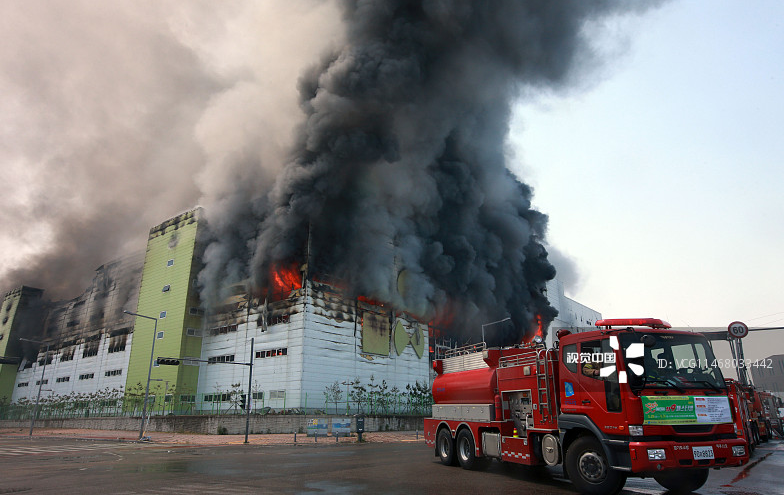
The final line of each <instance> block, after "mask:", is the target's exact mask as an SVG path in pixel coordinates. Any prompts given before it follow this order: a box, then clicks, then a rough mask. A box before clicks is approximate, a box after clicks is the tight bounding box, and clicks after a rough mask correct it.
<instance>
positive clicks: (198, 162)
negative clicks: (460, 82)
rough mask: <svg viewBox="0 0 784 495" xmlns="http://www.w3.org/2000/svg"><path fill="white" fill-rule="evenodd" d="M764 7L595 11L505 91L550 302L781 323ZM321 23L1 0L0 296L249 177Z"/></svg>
mask: <svg viewBox="0 0 784 495" xmlns="http://www.w3.org/2000/svg"><path fill="white" fill-rule="evenodd" d="M284 4H285V8H283V5H284ZM782 14H784V5H782V4H781V3H780V2H775V1H757V2H752V3H749V2H740V1H725V2H708V1H681V2H664V3H662V4H661V5H658V6H657V7H655V8H651V9H647V10H644V11H640V12H634V13H632V14H630V15H624V16H613V17H610V18H609V19H606V20H605V21H603V22H601V23H599V24H594V25H591V26H589V28H590V30H591V33H590V34H591V36H590V38H591V39H592V40H593V44H592V46H591V49H592V50H594V51H595V54H596V55H597V57H592V58H591V59H590V64H591V66H588V67H582V68H581V69H582V70H579V71H575V73H574V74H575V79H574V80H573V81H572V84H569V85H566V86H565V87H561V88H560V89H557V90H545V89H543V87H541V86H539V87H538V89H531V88H528V89H526V90H525V92H524V93H523V94H522V95H521V96H520V98H519V100H518V101H517V102H516V103H515V112H514V118H513V120H512V123H511V128H510V134H509V140H508V150H506V151H507V153H508V155H509V157H510V163H511V167H512V169H513V171H514V173H515V174H517V176H518V177H519V178H520V179H521V180H522V181H524V182H525V183H527V184H530V185H531V186H532V187H533V189H534V197H533V202H534V207H535V208H537V209H538V210H539V211H541V212H543V213H545V214H547V215H548V216H549V227H548V234H547V242H548V245H549V248H550V251H551V254H552V257H551V259H553V260H554V262H555V264H556V267H557V268H558V269H559V274H558V278H559V279H560V280H561V281H563V282H564V284H565V286H566V291H567V295H569V296H570V297H572V298H573V299H575V300H577V301H578V302H580V303H582V304H585V305H587V306H589V307H591V308H593V309H595V310H597V311H599V312H601V313H602V315H603V316H604V317H648V316H650V317H656V318H662V319H665V320H667V321H669V322H670V323H671V324H672V325H673V326H676V327H721V328H726V326H727V325H728V324H729V323H730V322H732V321H735V320H740V321H743V322H745V323H747V324H748V325H749V326H750V327H752V328H753V327H765V326H784V302H783V299H784V298H782V297H781V295H780V294H781V291H780V289H779V283H780V282H779V281H780V280H782V279H784V263H782V261H781V259H780V256H781V253H782V252H784V230H783V229H782V228H781V223H782V217H784V195H782V194H781V185H782V184H784V171H782V167H779V166H777V163H776V161H777V160H779V159H780V157H782V156H784V153H782V151H784V149H783V148H784V144H783V143H784V140H782V139H781V138H780V137H779V134H780V129H781V125H780V123H781V116H782V115H784V94H783V92H782V91H781V87H782V83H784V70H783V69H782V64H784V57H782V56H781V48H780V47H782V46H784V39H783V38H784V29H782V25H781V23H782V22H784V21H782V19H784V15H782ZM339 19H340V17H339V13H338V11H337V9H336V8H335V7H334V4H332V3H329V2H321V1H318V0H297V1H292V2H281V3H275V2H245V1H226V2H220V3H215V2H209V1H204V2H202V1H196V0H194V1H192V2H187V3H166V2H121V1H118V2H113V3H111V4H96V3H95V2H91V1H82V0H73V1H71V2H63V3H52V2H49V1H44V0H30V1H28V2H5V3H3V5H2V6H0V33H1V34H0V163H2V165H0V167H2V168H1V169H0V170H2V172H3V188H4V192H3V194H2V195H0V211H2V212H3V214H2V215H0V282H2V286H3V288H2V289H3V290H6V289H10V288H11V286H13V285H14V284H17V283H25V284H27V285H33V286H39V287H45V288H46V290H47V294H48V295H49V297H53V298H57V297H60V298H70V297H75V296H76V295H77V294H78V292H79V291H80V290H82V289H79V288H84V287H87V285H88V284H89V282H90V280H91V279H92V276H93V273H94V272H93V270H94V269H95V268H97V267H98V266H100V265H101V264H103V263H105V262H106V261H108V260H110V259H112V258H113V257H116V256H117V255H118V254H119V253H122V252H126V251H133V250H136V251H138V250H143V249H144V241H145V238H146V233H147V231H148V230H149V228H150V226H152V225H155V224H157V223H160V222H161V221H163V220H166V219H168V218H170V217H171V216H173V215H174V214H176V213H178V212H181V211H184V210H186V209H188V208H191V207H193V205H194V204H202V205H209V206H210V208H211V211H213V212H220V211H222V210H224V211H229V210H232V209H236V208H237V205H236V204H231V202H232V201H235V199H233V198H235V197H240V198H241V197H242V195H239V196H233V197H229V196H227V195H225V191H226V190H227V189H231V188H234V187H235V185H237V184H239V185H240V187H242V188H246V189H247V190H248V191H252V190H254V189H258V188H264V187H269V184H270V183H271V181H272V178H273V177H275V175H276V174H277V173H279V172H280V169H281V166H282V163H284V162H285V160H286V153H287V149H288V147H289V145H290V142H291V140H292V139H291V138H292V134H293V133H294V130H295V129H296V128H297V125H298V120H300V119H301V115H302V113H301V110H300V109H299V108H298V102H297V81H298V80H299V78H300V77H301V75H302V74H303V71H305V70H306V69H307V68H308V67H310V66H312V65H313V64H314V63H315V61H318V60H319V57H320V56H321V54H323V53H324V51H325V50H327V49H329V47H330V46H335V45H340V43H341V41H342V36H343V35H342V34H341V30H340V29H339V28H340V21H339ZM777 124H779V125H777ZM259 136H263V139H259ZM247 163H259V164H260V166H259V167H256V168H249V167H247V166H246V165H247ZM249 170H250V171H252V173H249ZM248 195H250V196H252V193H251V192H249V193H248ZM219 216H220V215H218V214H216V215H215V217H216V218H217V217H219ZM53 246H56V247H57V248H56V249H53ZM779 335H781V336H779ZM781 353H784V334H779V333H777V332H776V331H770V332H756V333H752V334H751V335H750V336H749V337H748V338H747V357H754V358H762V357H765V356H768V355H771V354H781Z"/></svg>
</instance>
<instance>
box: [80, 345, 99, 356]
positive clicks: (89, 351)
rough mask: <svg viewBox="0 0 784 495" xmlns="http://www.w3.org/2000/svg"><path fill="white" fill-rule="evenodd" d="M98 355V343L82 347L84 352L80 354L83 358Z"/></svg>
mask: <svg viewBox="0 0 784 495" xmlns="http://www.w3.org/2000/svg"><path fill="white" fill-rule="evenodd" d="M97 355H98V342H90V343H89V344H86V345H85V346H84V351H83V352H82V357H83V358H88V357H93V356H97Z"/></svg>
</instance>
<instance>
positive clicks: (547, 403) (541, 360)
mask: <svg viewBox="0 0 784 495" xmlns="http://www.w3.org/2000/svg"><path fill="white" fill-rule="evenodd" d="M555 356H556V355H555V350H554V349H539V350H537V352H536V388H537V395H538V397H537V398H538V399H539V410H540V412H541V414H542V421H545V422H549V421H555V413H554V412H553V411H554V410H557V407H554V406H557V404H555V402H556V394H557V390H558V389H557V387H556V386H555V373H553V372H552V368H553V367H552V366H551V365H552V364H553V363H555V362H557V361H558V360H557V359H556V357H555Z"/></svg>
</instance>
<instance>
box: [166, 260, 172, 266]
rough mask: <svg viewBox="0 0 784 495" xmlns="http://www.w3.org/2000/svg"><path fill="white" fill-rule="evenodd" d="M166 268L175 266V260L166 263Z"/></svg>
mask: <svg viewBox="0 0 784 495" xmlns="http://www.w3.org/2000/svg"><path fill="white" fill-rule="evenodd" d="M166 266H167V267H168V266H174V260H169V261H167V262H166Z"/></svg>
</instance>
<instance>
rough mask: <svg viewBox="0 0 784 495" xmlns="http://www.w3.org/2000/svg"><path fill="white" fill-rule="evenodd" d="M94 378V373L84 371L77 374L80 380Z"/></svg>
mask: <svg viewBox="0 0 784 495" xmlns="http://www.w3.org/2000/svg"><path fill="white" fill-rule="evenodd" d="M93 378H95V373H84V374H81V375H79V379H80V380H92V379H93Z"/></svg>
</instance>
